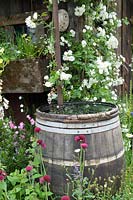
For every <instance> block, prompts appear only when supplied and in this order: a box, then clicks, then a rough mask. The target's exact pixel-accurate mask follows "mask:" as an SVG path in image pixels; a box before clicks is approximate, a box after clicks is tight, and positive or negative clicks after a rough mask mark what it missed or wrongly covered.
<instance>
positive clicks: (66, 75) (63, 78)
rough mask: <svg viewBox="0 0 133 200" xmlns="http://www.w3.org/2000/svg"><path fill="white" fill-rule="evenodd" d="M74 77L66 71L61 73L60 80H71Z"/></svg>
mask: <svg viewBox="0 0 133 200" xmlns="http://www.w3.org/2000/svg"><path fill="white" fill-rule="evenodd" d="M71 78H72V75H71V74H66V73H65V72H61V73H60V80H66V81H67V80H69V79H71Z"/></svg>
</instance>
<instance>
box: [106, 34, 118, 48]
mask: <svg viewBox="0 0 133 200" xmlns="http://www.w3.org/2000/svg"><path fill="white" fill-rule="evenodd" d="M107 46H108V48H109V49H117V48H118V40H117V38H116V37H115V36H114V35H111V36H110V38H109V40H108V41H107Z"/></svg>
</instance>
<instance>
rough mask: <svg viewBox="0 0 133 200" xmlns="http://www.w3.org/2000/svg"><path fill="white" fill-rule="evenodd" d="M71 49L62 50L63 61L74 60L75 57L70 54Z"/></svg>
mask: <svg viewBox="0 0 133 200" xmlns="http://www.w3.org/2000/svg"><path fill="white" fill-rule="evenodd" d="M72 53H73V52H72V51H71V50H68V51H65V52H64V55H63V60H64V61H71V62H72V61H74V60H75V57H74V56H73V55H72Z"/></svg>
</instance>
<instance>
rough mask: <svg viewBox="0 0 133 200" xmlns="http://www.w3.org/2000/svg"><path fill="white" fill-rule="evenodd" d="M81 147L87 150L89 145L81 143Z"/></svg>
mask: <svg viewBox="0 0 133 200" xmlns="http://www.w3.org/2000/svg"><path fill="white" fill-rule="evenodd" d="M80 146H81V147H82V148H83V149H87V148H88V144H87V143H81V144H80Z"/></svg>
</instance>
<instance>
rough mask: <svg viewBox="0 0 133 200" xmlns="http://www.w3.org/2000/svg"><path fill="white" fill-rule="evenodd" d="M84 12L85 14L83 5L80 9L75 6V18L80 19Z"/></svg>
mask: <svg viewBox="0 0 133 200" xmlns="http://www.w3.org/2000/svg"><path fill="white" fill-rule="evenodd" d="M84 12H85V5H82V6H81V7H79V6H77V7H76V8H75V12H74V14H75V15H76V16H78V17H80V16H82V15H83V13H84Z"/></svg>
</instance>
